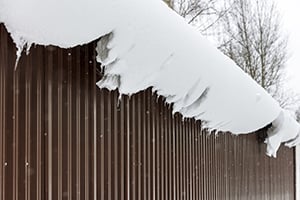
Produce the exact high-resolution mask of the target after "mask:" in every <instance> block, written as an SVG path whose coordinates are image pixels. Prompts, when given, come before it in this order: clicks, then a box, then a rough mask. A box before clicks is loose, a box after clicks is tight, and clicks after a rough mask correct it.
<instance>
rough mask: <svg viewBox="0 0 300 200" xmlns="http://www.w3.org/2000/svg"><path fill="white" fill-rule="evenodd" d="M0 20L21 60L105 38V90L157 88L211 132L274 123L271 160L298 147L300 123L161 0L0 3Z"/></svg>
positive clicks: (102, 85)
mask: <svg viewBox="0 0 300 200" xmlns="http://www.w3.org/2000/svg"><path fill="white" fill-rule="evenodd" d="M0 22H2V23H4V24H5V25H6V27H7V29H8V31H9V32H10V33H11V36H12V38H13V40H14V42H15V43H16V46H17V47H18V49H19V51H18V54H19V55H20V54H21V50H22V49H23V48H24V47H30V46H31V44H33V43H34V44H41V45H50V44H51V45H56V46H59V47H62V48H70V47H73V46H76V45H82V44H86V43H89V42H91V41H93V40H95V39H99V38H100V37H101V39H100V40H99V41H98V45H97V49H96V50H97V52H98V56H97V61H99V62H101V63H102V64H103V65H105V74H104V78H103V79H102V80H101V81H99V82H98V83H97V85H98V86H99V87H100V88H108V89H110V90H114V89H118V90H119V92H120V93H121V94H126V95H131V94H134V93H137V92H139V91H141V90H144V89H146V88H149V87H152V90H153V91H156V92H157V93H158V94H159V95H162V96H164V97H166V101H167V102H168V103H169V104H173V112H174V113H175V112H180V113H181V114H182V115H183V116H184V117H192V118H195V119H199V120H202V121H203V124H204V126H205V127H207V128H209V129H210V130H218V131H230V132H232V133H233V134H243V133H251V132H253V131H256V130H258V129H260V128H263V127H265V126H267V125H268V124H270V123H272V122H273V126H272V128H271V129H270V130H269V131H268V135H269V136H270V137H269V138H268V139H267V140H266V143H267V145H268V147H267V154H268V155H270V156H274V157H275V156H276V151H277V150H278V148H279V146H280V144H281V142H288V143H287V145H288V146H293V145H295V144H298V143H299V142H300V141H299V139H298V137H297V136H298V135H299V134H300V132H299V127H300V126H299V124H298V123H296V121H295V120H294V119H293V118H292V117H291V116H289V115H288V114H286V112H285V111H284V110H283V109H282V108H280V106H279V105H278V103H277V102H276V101H275V100H274V99H273V98H272V97H271V96H270V95H269V94H268V93H267V92H266V91H265V90H264V89H263V88H261V87H260V86H259V85H258V84H256V83H255V81H253V80H252V79H251V78H250V77H249V76H248V75H247V74H245V73H244V72H243V71H242V70H241V69H240V68H239V67H237V66H236V65H235V64H234V62H233V61H231V60H230V59H229V58H227V57H226V56H225V55H223V54H222V53H221V52H219V51H218V50H217V49H216V48H215V47H214V46H212V45H211V44H210V43H209V42H208V41H207V39H205V38H203V37H202V36H201V35H199V33H198V31H197V30H195V29H194V28H192V27H191V26H190V25H187V24H186V22H185V21H184V19H182V18H181V17H179V16H178V15H177V14H176V13H175V12H173V11H171V10H170V9H169V8H168V7H167V6H166V5H165V4H164V3H163V2H162V1H161V0H152V1H149V0H127V1H123V0H76V1H74V0H59V1H58V0H43V1H40V0H26V1H23V0H0ZM0 45H1V44H0Z"/></svg>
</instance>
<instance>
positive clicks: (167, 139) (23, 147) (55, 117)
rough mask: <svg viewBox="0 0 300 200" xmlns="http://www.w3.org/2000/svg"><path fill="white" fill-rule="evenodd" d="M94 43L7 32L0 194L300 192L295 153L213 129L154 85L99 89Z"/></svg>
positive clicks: (0, 61) (282, 195)
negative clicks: (34, 40)
mask: <svg viewBox="0 0 300 200" xmlns="http://www.w3.org/2000/svg"><path fill="white" fill-rule="evenodd" d="M94 48H95V44H94V43H92V44H90V45H86V46H82V47H77V48H73V49H69V50H62V49H59V48H55V47H47V48H43V47H39V46H36V47H33V48H32V49H31V51H30V54H29V55H28V56H25V55H23V56H22V58H21V60H20V63H19V65H18V68H17V70H16V71H14V69H13V68H14V62H15V46H14V44H13V43H12V41H11V39H10V37H9V36H8V34H7V32H6V30H5V29H4V27H3V26H2V25H1V29H0V200H23V199H25V200H29V199H30V200H35V199H37V200H40V199H42V200H44V199H48V200H52V199H53V200H56V199H57V200H59V199H70V200H71V199H76V200H82V199H97V200H98V199H99V200H109V199H127V200H135V199H136V200H139V199H209V200H211V199H253V200H254V199H255V200H258V199H263V200H264V199H272V200H277V199H294V196H295V183H294V181H295V171H294V150H292V149H287V148H281V149H280V151H279V153H278V158H277V159H271V158H268V157H267V156H266V155H265V154H264V150H265V147H264V146H263V145H261V146H260V145H258V144H257V142H256V140H255V135H244V136H238V137H237V136H232V135H230V134H221V135H218V136H215V135H207V134H204V133H203V130H201V124H200V122H195V121H193V120H185V121H183V120H182V118H181V117H180V116H179V115H175V116H172V114H171V110H170V108H169V106H167V105H165V104H164V101H163V99H162V98H157V96H156V95H155V94H152V93H151V91H150V90H147V91H144V92H141V93H139V94H137V95H134V96H132V97H131V98H129V97H125V96H123V97H119V96H118V94H117V93H116V92H109V91H107V90H101V91H100V90H99V89H97V88H96V86H95V82H96V79H97V78H98V77H97V73H96V65H97V64H96V63H95V51H94Z"/></svg>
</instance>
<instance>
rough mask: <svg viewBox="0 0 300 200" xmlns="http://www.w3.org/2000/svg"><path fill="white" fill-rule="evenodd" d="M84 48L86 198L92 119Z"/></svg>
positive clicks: (86, 194)
mask: <svg viewBox="0 0 300 200" xmlns="http://www.w3.org/2000/svg"><path fill="white" fill-rule="evenodd" d="M82 48H83V49H84V52H85V53H84V58H83V61H85V62H84V63H85V65H84V66H82V67H84V99H83V100H84V105H83V106H84V195H85V196H84V199H85V200H88V199H89V188H90V182H89V180H90V178H91V177H90V172H89V170H90V161H91V160H90V159H89V158H90V157H89V154H90V151H89V148H90V140H89V138H90V135H92V133H91V132H90V131H91V129H90V126H89V121H90V120H92V119H90V118H89V112H90V110H89V103H90V101H89V95H91V94H90V92H91V91H90V90H89V76H90V73H89V69H88V67H89V65H88V60H89V59H88V48H87V46H84V47H82Z"/></svg>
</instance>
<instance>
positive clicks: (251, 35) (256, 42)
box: [165, 0, 300, 108]
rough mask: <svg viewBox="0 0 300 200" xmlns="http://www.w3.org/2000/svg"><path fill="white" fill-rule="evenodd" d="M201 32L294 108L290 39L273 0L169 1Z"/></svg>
mask: <svg viewBox="0 0 300 200" xmlns="http://www.w3.org/2000/svg"><path fill="white" fill-rule="evenodd" d="M165 1H168V2H171V1H172V3H171V4H169V5H172V6H171V7H172V8H173V9H174V10H175V11H176V12H177V13H179V14H180V15H181V16H183V17H185V18H186V19H187V21H188V22H189V23H190V24H192V25H195V26H197V27H198V28H199V30H200V31H201V32H202V34H205V35H213V37H214V38H216V40H217V41H218V42H217V43H218V44H219V49H220V50H221V51H222V52H223V53H224V54H225V55H227V56H229V57H230V58H231V59H232V60H234V61H235V63H236V64H237V65H238V66H239V67H241V68H242V69H243V70H244V71H245V72H246V73H248V74H249V75H250V76H251V77H252V78H253V79H254V80H255V81H257V83H259V84H260V85H261V86H262V87H263V88H265V89H266V90H267V91H268V92H270V93H271V94H272V95H273V97H274V98H276V99H277V100H278V101H279V103H280V104H281V106H282V107H284V108H291V107H294V106H295V105H296V104H297V103H299V102H300V100H299V99H300V98H299V96H297V95H295V94H294V93H293V92H290V91H287V90H286V89H285V88H284V87H283V83H284V82H285V81H286V80H285V79H284V77H285V76H284V70H283V69H284V67H285V63H286V60H287V36H286V35H284V34H283V33H282V32H281V27H280V16H279V13H278V11H277V10H276V6H275V4H274V2H273V1H272V0H268V1H261V0H165Z"/></svg>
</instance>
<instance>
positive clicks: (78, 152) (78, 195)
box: [75, 49, 82, 200]
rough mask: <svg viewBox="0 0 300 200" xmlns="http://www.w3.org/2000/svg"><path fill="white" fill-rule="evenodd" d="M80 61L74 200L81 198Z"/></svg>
mask: <svg viewBox="0 0 300 200" xmlns="http://www.w3.org/2000/svg"><path fill="white" fill-rule="evenodd" d="M76 56H80V51H79V49H78V50H77V51H76ZM80 68H81V66H80V63H79V62H77V65H76V84H75V87H76V97H75V98H76V102H75V103H76V111H75V112H76V122H75V124H76V125H75V126H76V200H81V124H82V123H81V121H80V120H81V118H80V115H81V112H80V108H81V101H80V100H81V96H80V93H81V82H80V79H81V71H80Z"/></svg>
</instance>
